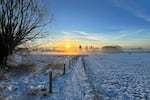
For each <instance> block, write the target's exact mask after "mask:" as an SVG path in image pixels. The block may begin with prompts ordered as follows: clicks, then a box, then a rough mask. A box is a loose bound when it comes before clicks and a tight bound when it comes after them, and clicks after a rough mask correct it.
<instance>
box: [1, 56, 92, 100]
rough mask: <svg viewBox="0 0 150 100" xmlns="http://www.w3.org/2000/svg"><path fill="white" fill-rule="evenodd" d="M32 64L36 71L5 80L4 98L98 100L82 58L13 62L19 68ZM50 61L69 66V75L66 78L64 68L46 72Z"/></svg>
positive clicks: (43, 58) (16, 99)
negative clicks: (34, 65)
mask: <svg viewBox="0 0 150 100" xmlns="http://www.w3.org/2000/svg"><path fill="white" fill-rule="evenodd" d="M22 61H23V62H22ZM29 62H30V63H31V62H32V63H34V64H36V66H37V69H36V71H35V72H30V73H21V75H16V74H14V73H12V72H9V73H8V75H9V79H8V80H1V83H0V87H2V88H4V89H3V90H2V91H1V95H0V99H4V100H33V99H34V100H94V93H93V90H92V88H91V87H90V83H89V81H88V78H87V76H86V74H85V71H84V68H83V67H82V62H81V57H78V58H77V57H75V56H44V55H32V56H30V57H29V58H28V59H26V58H23V59H22V57H20V56H18V55H15V57H13V62H12V63H14V64H15V65H17V64H19V63H29ZM49 62H63V63H64V64H66V74H64V75H63V66H62V68H60V69H51V67H50V69H46V70H45V71H43V67H44V66H46V65H47V64H48V63H49ZM49 71H52V72H53V93H52V94H50V93H48V89H49V74H48V72H49ZM58 74H59V75H58ZM55 76H57V77H55ZM45 88H46V90H45ZM44 94H46V96H44Z"/></svg>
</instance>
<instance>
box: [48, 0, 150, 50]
mask: <svg viewBox="0 0 150 100" xmlns="http://www.w3.org/2000/svg"><path fill="white" fill-rule="evenodd" d="M149 4H150V0H51V5H50V6H49V8H50V9H49V12H52V14H53V22H52V23H51V24H50V25H49V26H47V29H48V32H49V33H50V37H52V39H53V40H52V41H53V42H62V41H63V40H67V39H68V40H69V41H76V42H78V43H81V44H90V45H96V46H103V45H117V44H118V45H122V46H124V47H126V46H127V47H150V6H149ZM69 41H68V42H69Z"/></svg>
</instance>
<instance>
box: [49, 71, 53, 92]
mask: <svg viewBox="0 0 150 100" xmlns="http://www.w3.org/2000/svg"><path fill="white" fill-rule="evenodd" d="M52 81H53V79H52V71H49V93H52V92H53V91H52Z"/></svg>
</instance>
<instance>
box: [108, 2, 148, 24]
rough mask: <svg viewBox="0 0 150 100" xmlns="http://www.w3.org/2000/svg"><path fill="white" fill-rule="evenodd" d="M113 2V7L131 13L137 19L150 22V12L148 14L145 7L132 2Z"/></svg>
mask: <svg viewBox="0 0 150 100" xmlns="http://www.w3.org/2000/svg"><path fill="white" fill-rule="evenodd" d="M111 2H112V4H113V6H115V7H119V8H121V9H123V10H125V11H127V12H129V13H130V14H132V15H133V16H135V17H137V18H140V19H142V20H145V21H147V22H150V12H146V9H144V7H143V6H144V5H143V6H142V5H139V4H138V3H135V1H132V0H113V1H111Z"/></svg>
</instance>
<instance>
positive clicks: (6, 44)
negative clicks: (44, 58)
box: [0, 0, 46, 65]
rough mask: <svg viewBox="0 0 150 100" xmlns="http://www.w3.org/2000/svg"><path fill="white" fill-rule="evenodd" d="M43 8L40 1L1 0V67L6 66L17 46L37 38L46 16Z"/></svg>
mask: <svg viewBox="0 0 150 100" xmlns="http://www.w3.org/2000/svg"><path fill="white" fill-rule="evenodd" d="M43 7H44V6H43ZM43 7H41V4H39V2H38V0H0V65H2V64H4V65H6V61H7V57H8V55H9V54H11V53H12V52H13V50H14V49H15V47H16V46H18V45H21V44H23V43H25V42H27V41H30V40H33V39H35V38H37V36H38V34H39V30H40V29H39V28H40V27H41V26H43V25H44V23H43V22H44V17H45V15H46V12H45V8H43Z"/></svg>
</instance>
